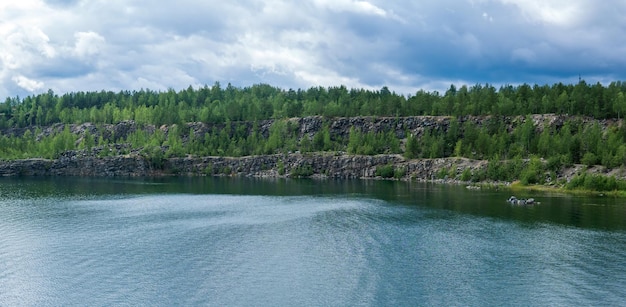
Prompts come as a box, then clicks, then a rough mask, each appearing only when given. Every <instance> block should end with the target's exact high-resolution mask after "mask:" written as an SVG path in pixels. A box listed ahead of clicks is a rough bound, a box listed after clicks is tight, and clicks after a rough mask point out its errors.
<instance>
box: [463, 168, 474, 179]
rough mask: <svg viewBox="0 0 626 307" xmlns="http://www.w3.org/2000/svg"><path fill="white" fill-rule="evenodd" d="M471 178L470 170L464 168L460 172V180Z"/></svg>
mask: <svg viewBox="0 0 626 307" xmlns="http://www.w3.org/2000/svg"><path fill="white" fill-rule="evenodd" d="M470 180H472V170H470V169H469V168H466V169H464V170H463V172H462V173H461V181H470Z"/></svg>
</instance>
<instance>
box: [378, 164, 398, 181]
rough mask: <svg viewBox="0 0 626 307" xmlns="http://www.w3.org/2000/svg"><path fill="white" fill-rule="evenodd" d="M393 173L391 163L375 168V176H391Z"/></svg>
mask: <svg viewBox="0 0 626 307" xmlns="http://www.w3.org/2000/svg"><path fill="white" fill-rule="evenodd" d="M393 175H394V168H393V165H391V164H388V165H385V166H379V167H377V168H376V176H380V177H383V178H391V177H393Z"/></svg>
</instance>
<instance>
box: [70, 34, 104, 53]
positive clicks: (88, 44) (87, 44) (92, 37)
mask: <svg viewBox="0 0 626 307" xmlns="http://www.w3.org/2000/svg"><path fill="white" fill-rule="evenodd" d="M74 37H75V38H76V45H75V48H74V53H75V54H76V55H77V56H78V57H81V58H84V57H89V56H94V55H97V54H98V53H100V51H101V50H102V48H103V46H104V44H105V39H104V37H102V36H101V35H100V34H98V33H95V32H91V31H90V32H77V33H75V34H74Z"/></svg>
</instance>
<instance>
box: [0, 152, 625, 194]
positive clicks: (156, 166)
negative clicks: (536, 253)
mask: <svg viewBox="0 0 626 307" xmlns="http://www.w3.org/2000/svg"><path fill="white" fill-rule="evenodd" d="M487 165H488V161H485V160H472V159H467V158H437V159H410V160H407V159H405V158H404V157H402V156H400V155H376V156H364V155H346V154H341V153H339V154H338V153H327V152H325V153H307V154H300V153H291V154H274V155H260V156H246V157H215V156H211V157H186V158H169V159H163V160H161V161H152V160H150V159H149V158H147V157H143V156H141V155H120V156H112V157H93V156H83V155H80V153H77V152H67V153H65V154H63V155H62V156H61V157H60V158H58V159H53V160H50V159H41V158H31V159H23V160H12V161H0V177H65V176H69V177H94V178H98V177H119V178H121V177H127V178H139V177H153V178H158V177H169V176H181V177H194V176H224V177H254V178H312V179H318V180H324V179H360V180H401V181H409V182H427V183H435V184H450V185H465V186H466V188H468V189H477V190H478V189H509V190H511V191H524V192H547V193H563V194H569V195H587V196H609V197H626V191H622V190H613V191H594V190H588V189H578V188H576V189H568V188H566V187H565V186H564V184H563V183H564V182H568V181H569V180H570V179H571V176H573V175H576V174H578V173H576V174H574V173H573V172H565V171H564V172H563V173H567V174H569V176H570V177H563V178H560V181H557V182H560V183H557V182H553V183H551V185H522V184H521V183H520V182H519V181H514V182H507V181H491V180H484V181H471V180H470V181H467V180H461V179H460V178H461V176H462V174H463V172H465V171H466V170H470V171H471V172H480V171H484V170H485V169H486V168H487ZM578 168H580V167H578ZM382 170H387V173H382ZM584 171H587V173H589V170H588V169H584ZM381 173H382V174H381ZM591 174H595V175H598V173H597V172H595V173H591ZM605 174H607V173H605ZM600 175H601V176H603V175H602V173H600ZM604 176H605V177H609V176H608V175H604Z"/></svg>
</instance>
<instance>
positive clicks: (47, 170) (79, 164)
mask: <svg viewBox="0 0 626 307" xmlns="http://www.w3.org/2000/svg"><path fill="white" fill-rule="evenodd" d="M389 166H391V167H393V168H394V169H395V170H399V171H401V172H400V173H399V174H400V176H399V177H400V178H405V179H406V178H412V179H414V180H432V179H435V178H436V177H438V176H437V174H438V173H439V172H440V171H441V170H442V169H443V170H446V171H450V170H451V171H452V172H458V173H460V172H461V171H462V170H464V169H465V168H474V169H479V168H483V167H486V162H484V161H472V160H468V159H462V158H447V159H421V160H405V159H404V158H403V157H402V156H399V155H377V156H352V155H330V154H307V155H302V154H285V155H282V154H278V155H266V156H250V157H240V158H230V157H202V158H171V159H167V160H164V161H162V164H160V165H155V163H154V162H153V161H149V160H146V159H145V158H143V157H141V156H139V155H128V156H114V157H103V158H98V157H91V156H84V157H83V156H78V155H65V156H63V157H61V158H59V159H56V160H45V159H26V160H16V161H8V162H0V176H92V177H120V176H121V177H144V176H170V175H185V176H204V175H208V176H246V177H294V176H298V175H302V176H306V177H309V176H311V177H317V178H340V179H348V178H375V177H377V176H376V169H377V168H379V167H389Z"/></svg>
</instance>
